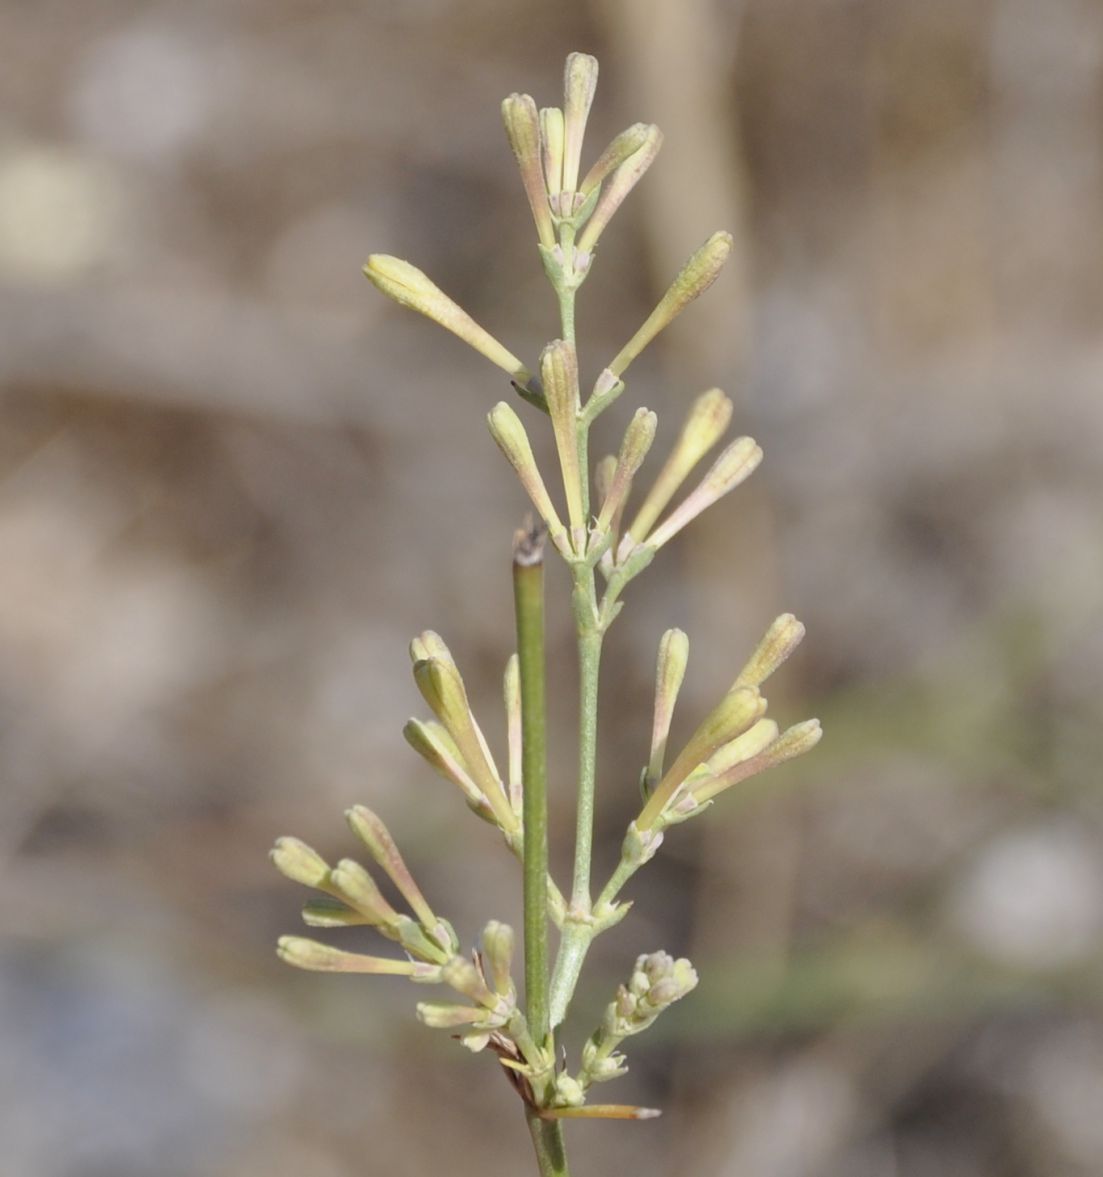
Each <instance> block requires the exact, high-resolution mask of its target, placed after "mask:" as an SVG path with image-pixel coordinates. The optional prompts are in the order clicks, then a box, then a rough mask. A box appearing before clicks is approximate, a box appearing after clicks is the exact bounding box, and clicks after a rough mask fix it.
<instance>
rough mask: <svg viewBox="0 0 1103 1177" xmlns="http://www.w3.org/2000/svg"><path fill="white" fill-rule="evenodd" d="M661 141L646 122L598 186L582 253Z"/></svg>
mask: <svg viewBox="0 0 1103 1177" xmlns="http://www.w3.org/2000/svg"><path fill="white" fill-rule="evenodd" d="M662 145H663V133H662V131H660V130H659V128H658V127H655V126H649V127H648V128H647V133H646V135H645V136H644V139H643V142H642V143H641V144H640V146H639V147H638V148H636V150H635V151H634V152H632V154H631V155H630V156H629V157H628V158H627V159H626V160H625V161H624V162H623V163H622V164H620V166H619V167H618V168H617V169H616V171H615V172H613V175H612V177H611V178H610V180H609V182H608V184H606V185H605V187H604V188H603V189H602V191H601V195H600V196H599V197H598V201H597V204H596V205H595V206H594V211H593V212H592V213H591V214H590V217H589V219H588V220H587V222H586V224H585V225H584V226H583V229H582V232H581V233H580V234H579V237H578V248H579V250H581V251H582V252H583V253H590V252H591V251H592V250H593V248H594V246H595V245H596V244H597V240H598V238H599V237H600V236H601V235H602V233H604V232H605V228H606V226H607V225H608V224H609V222H610V220H612V217H613V214H614V213H615V212H616V211H617V209H618V208H620V206H621V205H622V204H623V203H624V201H625V200H626V199H627V197H628V194H629V192H631V191H632V189H633V188H635V186H636V185H637V184H638V183H639V182H640V180H641V179H642V177H643V174H644V172H646V171H647V169H648V168H649V167H650V166H651V165H652V164H653V163H654V162H655V156H656V155H658V154H659V148H660V147H661V146H662ZM609 366H610V367H611V368H613V371H614V372H616V374H617V375H618V376H619V375H620V374H621V372H623V371H624V368H616V367H614V366H613V365H612V364H610V365H609ZM625 367H627V364H625Z"/></svg>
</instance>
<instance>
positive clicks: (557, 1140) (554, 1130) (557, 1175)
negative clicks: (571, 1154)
mask: <svg viewBox="0 0 1103 1177" xmlns="http://www.w3.org/2000/svg"><path fill="white" fill-rule="evenodd" d="M525 1118H526V1119H527V1120H528V1126H529V1132H530V1133H531V1134H532V1144H533V1147H534V1148H535V1149H536V1163H537V1164H538V1165H539V1166H540V1177H571V1170H570V1169H569V1168H568V1166H567V1154H566V1152H565V1151H564V1148H563V1125H562V1124H560V1123H559V1121H558V1120H541V1119H540V1117H539V1116H538V1115H537V1114H536V1112H535V1111H534V1110H533V1109H532V1108H527V1109H526V1110H525Z"/></svg>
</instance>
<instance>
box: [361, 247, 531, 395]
mask: <svg viewBox="0 0 1103 1177" xmlns="http://www.w3.org/2000/svg"><path fill="white" fill-rule="evenodd" d="M364 276H365V277H366V278H367V279H368V280H369V281H370V282H371V283H372V284H373V285H374V286H375V287H376V288H377V289H378V290H381V291H382V292H383V293H384V294H385V295H386V296H387V297H388V298H390V299H393V300H394V301H395V302H397V303H398V305H399V306H404V307H408V308H409V309H410V310H412V311H417V312H418V313H419V314H422V315H424V316H425V317H426V318H428V319H432V320H433V322H434V323H439V324H440V325H441V326H442V327H443V328H445V330H447V331H451V332H452V334H453V335H456V336H458V337H459V338H460V339H462V340H463V341H464V343H466V344H467V345H468V346H469V347H473V348H474V349H475V350H476V351H477V352H478V353H479V354H480V355H483V356H485V357H486V358H487V359H488V360H489V361H490V362H491V363H492V364H496V365H497V366H498V367H499V368H501V369H502V370H503V371H504V372H508V373H509V374H510V376H511V377H512V378H513V380H514V381H515V382H516V383H517V384H519V385H522V386H524V385H526V384H528V382H529V381H530V380H531V379H532V373H531V372H530V371H529V370H528V369H527V368H526V367H525V365H524V364H522V363H521V361H520V360H519V359H518V358H517V357H516V356H515V355H514V354H513V353H512V352H511V351H509V350H508V349H507V348H505V347H503V346H502V344H500V343H499V342H498V341H497V340H496V339H495V338H494V336H493V335H491V334H490V332H489V331H487V330H486V329H485V328H483V327H480V326H479V324H478V323H476V322H475V320H474V319H473V318H472V317H471V316H470V315H469V314H468V313H467V312H466V311H465V310H464V309H463V308H462V307H461V306H459V304H458V303H456V302H453V300H452V299H450V298H449V297H448V295H447V294H445V293H444V291H443V290H441V289H440V287H439V286H437V285H435V284H434V283H433V282H432V281H430V280H429V278H428V277H426V275H425V274H424V273H422V271H421V270H419V269H418V268H417V266H412V265H410V263H409V262H406V261H403V260H402V259H401V258H397V257H391V256H389V255H388V254H384V253H373V254H372V255H371V257H369V258H368V260H367V261H366V262H365V263H364Z"/></svg>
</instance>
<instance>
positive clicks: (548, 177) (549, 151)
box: [540, 106, 570, 215]
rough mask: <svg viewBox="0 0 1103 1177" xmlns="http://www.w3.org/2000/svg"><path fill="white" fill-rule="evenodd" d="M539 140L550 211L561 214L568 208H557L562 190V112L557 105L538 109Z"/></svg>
mask: <svg viewBox="0 0 1103 1177" xmlns="http://www.w3.org/2000/svg"><path fill="white" fill-rule="evenodd" d="M540 141H541V144H542V146H543V149H544V179H545V182H546V184H547V190H548V201H549V203H550V204H551V208H552V212H553V213H556V214H557V215H562V214H563V213H564V212H569V211H570V210H563V209H560V208H559V194H560V193H561V192H562V191H563V112H562V111H561V110H560V109H559V107H558V106H546V107H544V108H543V109H542V110H541V111H540Z"/></svg>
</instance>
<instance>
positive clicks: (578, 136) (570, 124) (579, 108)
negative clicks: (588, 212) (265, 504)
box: [563, 53, 597, 192]
mask: <svg viewBox="0 0 1103 1177" xmlns="http://www.w3.org/2000/svg"><path fill="white" fill-rule="evenodd" d="M596 90H597V59H596V58H594V57H591V56H590V55H589V54H588V53H571V54H569V55H568V57H567V64H566V67H565V68H564V70H563V191H564V192H574V191H575V189H577V187H578V171H579V164H580V161H581V159H582V140H583V139H584V138H585V135H586V121H587V119H589V117H590V107H591V106H592V105H593V101H594V92H595V91H596Z"/></svg>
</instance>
